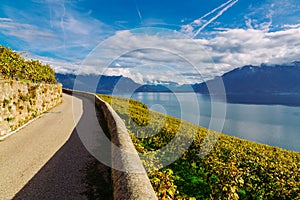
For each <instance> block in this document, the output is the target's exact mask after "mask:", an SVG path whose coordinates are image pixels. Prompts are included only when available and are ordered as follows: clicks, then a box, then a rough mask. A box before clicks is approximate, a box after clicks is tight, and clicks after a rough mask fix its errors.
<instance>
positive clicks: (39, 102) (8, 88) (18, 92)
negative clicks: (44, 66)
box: [0, 80, 62, 137]
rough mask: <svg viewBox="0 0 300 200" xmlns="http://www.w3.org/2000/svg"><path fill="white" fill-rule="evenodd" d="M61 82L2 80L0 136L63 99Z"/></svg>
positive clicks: (0, 90) (0, 87)
mask: <svg viewBox="0 0 300 200" xmlns="http://www.w3.org/2000/svg"><path fill="white" fill-rule="evenodd" d="M61 97H62V86H61V84H56V85H54V84H36V83H29V82H28V83H27V82H19V81H13V80H1V81H0V137H1V136H4V135H6V134H8V133H9V132H11V131H13V130H15V129H16V128H18V127H20V126H21V125H23V124H24V123H26V122H27V121H29V120H30V119H32V118H34V117H36V116H38V115H40V114H41V113H43V112H45V111H47V110H49V109H51V108H52V107H54V106H56V105H57V104H59V103H61V101H62V98H61Z"/></svg>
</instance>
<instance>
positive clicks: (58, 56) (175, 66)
mask: <svg viewBox="0 0 300 200" xmlns="http://www.w3.org/2000/svg"><path fill="white" fill-rule="evenodd" d="M0 44H1V45H4V46H7V47H10V48H12V49H14V50H16V51H18V52H26V54H25V57H26V59H31V58H34V59H39V60H41V61H42V62H44V63H49V64H50V65H51V66H52V67H53V68H54V69H55V71H56V72H59V73H75V74H89V73H97V74H105V75H123V76H126V77H129V78H132V79H133V80H134V81H136V82H138V83H160V82H162V81H173V82H177V83H180V84H184V83H198V82H202V81H203V80H207V79H211V78H213V77H214V76H219V75H222V74H223V73H226V72H228V71H230V70H232V69H234V68H237V67H241V66H244V65H250V64H251V65H260V64H262V63H265V64H282V63H290V62H293V61H297V60H298V61H299V60H300V4H299V2H298V0H280V1H278V0H227V1H226V0H214V1H209V0H188V1H174V0H172V1H170V0H160V1H158V0H151V1H150V0H149V1H148V0H109V1H107V0H106V1H103V0H97V1H96V0H14V1H12V0H2V1H1V3H0Z"/></svg>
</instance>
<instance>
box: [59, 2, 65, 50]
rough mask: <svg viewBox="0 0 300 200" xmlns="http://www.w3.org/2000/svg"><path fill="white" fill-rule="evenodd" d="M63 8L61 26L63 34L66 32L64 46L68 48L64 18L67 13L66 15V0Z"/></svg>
mask: <svg viewBox="0 0 300 200" xmlns="http://www.w3.org/2000/svg"><path fill="white" fill-rule="evenodd" d="M62 8H63V14H62V16H61V19H60V26H61V29H62V31H63V34H64V48H66V33H65V27H64V18H65V15H66V7H65V1H64V0H63V1H62Z"/></svg>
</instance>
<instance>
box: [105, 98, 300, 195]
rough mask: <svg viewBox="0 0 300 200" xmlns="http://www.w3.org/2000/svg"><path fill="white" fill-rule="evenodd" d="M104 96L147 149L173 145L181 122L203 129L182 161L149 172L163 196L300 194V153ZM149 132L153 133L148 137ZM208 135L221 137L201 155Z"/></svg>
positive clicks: (143, 150)
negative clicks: (204, 154) (203, 155)
mask: <svg viewBox="0 0 300 200" xmlns="http://www.w3.org/2000/svg"><path fill="white" fill-rule="evenodd" d="M99 96H100V98H102V99H103V100H105V101H107V102H108V103H110V104H111V105H112V106H113V108H114V109H115V110H116V112H117V113H118V114H119V116H120V117H121V118H122V119H123V120H124V122H125V124H126V127H127V129H128V132H129V133H131V138H132V141H133V143H134V145H135V147H136V149H137V151H138V152H139V153H141V154H147V153H149V152H151V151H154V150H157V149H160V148H161V147H163V146H165V145H167V144H168V143H169V142H170V140H171V139H172V138H174V136H175V135H176V134H177V131H178V127H179V126H181V127H189V128H190V129H196V130H197V134H196V135H194V140H193V143H192V144H191V146H190V147H189V149H188V151H186V152H185V153H184V154H183V155H182V156H181V157H180V158H179V159H178V160H176V161H175V162H173V163H172V164H171V165H169V166H167V167H164V168H162V169H159V170H158V169H155V170H152V171H148V175H149V178H150V181H151V183H152V185H153V187H154V189H155V191H156V194H157V196H158V197H159V199H300V153H297V152H292V151H287V150H283V149H280V148H276V147H271V146H268V145H263V144H258V143H254V142H249V141H246V140H242V139H239V138H235V137H231V136H227V135H224V134H220V133H216V132H213V131H209V130H207V129H205V128H203V127H198V126H195V125H193V124H190V123H188V122H184V121H180V120H179V119H176V118H173V117H170V116H167V117H166V116H165V115H163V114H160V113H156V112H153V111H149V110H148V108H147V106H146V105H144V104H142V103H137V102H136V101H135V100H129V99H125V98H120V97H110V96H105V95H99ZM128 104H130V105H128ZM131 104H133V105H131ZM137 119H138V120H137ZM157 127H161V128H160V129H158V128H157ZM189 128H187V129H186V134H187V137H188V135H190V133H189V131H188V129H189ZM154 133H156V134H155V135H153V134H154ZM149 134H150V135H151V134H152V136H151V137H144V136H147V135H149ZM208 134H209V135H212V136H214V135H215V136H218V141H217V143H216V144H215V146H214V147H213V150H212V151H211V152H210V153H209V154H208V155H207V156H205V157H203V158H201V157H200V156H199V151H200V147H202V143H203V141H204V138H207V137H206V136H207V135H208ZM183 139H184V138H183ZM182 141H183V142H184V140H182ZM207 141H209V140H206V142H207ZM174 151H176V149H174ZM155 159H156V158H153V160H155ZM153 162H154V161H153ZM153 162H151V163H146V162H145V161H143V163H144V165H145V168H146V169H151V166H150V165H153ZM149 166H150V167H149ZM168 191H170V192H168Z"/></svg>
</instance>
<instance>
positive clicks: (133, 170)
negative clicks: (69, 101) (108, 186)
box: [63, 89, 157, 200]
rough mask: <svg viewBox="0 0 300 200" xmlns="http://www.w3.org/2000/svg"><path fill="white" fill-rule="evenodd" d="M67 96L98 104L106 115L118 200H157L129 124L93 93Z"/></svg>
mask: <svg viewBox="0 0 300 200" xmlns="http://www.w3.org/2000/svg"><path fill="white" fill-rule="evenodd" d="M63 92H65V93H67V94H72V95H74V96H77V95H79V96H84V97H87V98H89V99H91V100H93V101H95V105H97V107H98V108H99V109H101V110H102V111H103V113H104V116H105V120H106V122H107V125H108V129H109V132H110V136H111V141H112V143H111V145H112V155H111V156H112V166H111V167H112V182H113V190H114V192H113V194H114V199H116V200H119V199H126V200H140V199H143V200H150V199H157V197H156V195H155V192H154V190H153V187H152V185H151V183H150V180H149V178H148V176H147V173H146V171H145V169H144V166H143V164H142V162H141V160H140V158H139V155H138V153H137V151H136V150H135V147H134V145H133V143H132V141H131V138H130V135H129V133H128V131H127V129H126V127H125V124H124V122H123V120H122V119H121V118H120V117H119V116H118V114H117V113H116V112H115V111H114V110H113V109H112V107H111V106H110V105H109V104H108V103H106V102H104V101H103V100H102V99H100V98H99V97H98V96H97V95H95V94H92V93H85V92H79V91H72V90H68V89H63ZM87 131H88V130H87Z"/></svg>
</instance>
